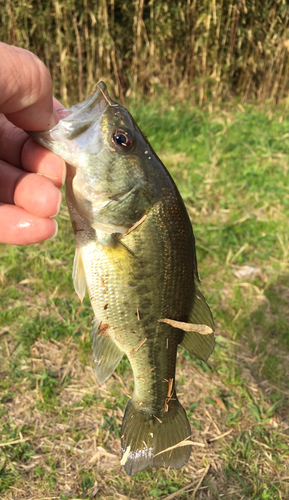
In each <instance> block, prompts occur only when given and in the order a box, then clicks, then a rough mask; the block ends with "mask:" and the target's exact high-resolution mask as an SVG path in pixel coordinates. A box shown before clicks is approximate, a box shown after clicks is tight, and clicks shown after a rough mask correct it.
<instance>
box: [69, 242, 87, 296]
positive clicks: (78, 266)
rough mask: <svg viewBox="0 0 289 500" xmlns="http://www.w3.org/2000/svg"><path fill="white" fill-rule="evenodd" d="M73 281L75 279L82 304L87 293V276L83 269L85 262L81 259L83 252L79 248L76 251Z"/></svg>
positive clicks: (76, 289)
mask: <svg viewBox="0 0 289 500" xmlns="http://www.w3.org/2000/svg"><path fill="white" fill-rule="evenodd" d="M72 279H73V283H74V288H75V291H76V293H77V295H78V297H79V298H80V300H81V302H82V301H83V299H84V296H85V291H86V281H85V274H84V267H83V262H82V257H81V251H80V249H79V248H78V247H76V249H75V256H74V261H73V271H72Z"/></svg>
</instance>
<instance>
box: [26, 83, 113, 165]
mask: <svg viewBox="0 0 289 500" xmlns="http://www.w3.org/2000/svg"><path fill="white" fill-rule="evenodd" d="M110 105H111V106H117V104H116V103H113V102H112V101H111V100H110V98H109V96H108V93H107V88H106V85H105V84H104V83H103V82H100V83H99V84H98V85H97V87H96V89H95V91H94V92H93V93H92V94H91V95H90V96H89V97H88V98H87V99H86V100H85V101H84V102H83V103H80V104H76V105H74V106H72V107H71V108H67V109H66V108H62V109H57V110H56V113H57V114H58V116H59V118H60V121H59V122H58V124H57V125H55V127H53V128H51V129H50V130H43V131H40V132H29V131H28V133H29V135H30V136H31V137H33V139H34V140H35V141H36V142H38V143H39V144H41V145H42V146H44V147H45V148H47V149H49V150H50V151H53V153H56V154H57V155H59V156H61V158H63V159H64V160H65V161H66V162H67V163H69V164H70V165H73V166H74V167H76V168H80V169H84V168H85V166H86V165H87V157H88V155H95V154H98V153H100V152H101V150H102V148H103V134H102V128H101V121H102V117H103V115H104V113H105V111H106V109H107V108H108V106H110Z"/></svg>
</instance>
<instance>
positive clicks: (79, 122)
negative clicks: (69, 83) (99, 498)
mask: <svg viewBox="0 0 289 500" xmlns="http://www.w3.org/2000/svg"><path fill="white" fill-rule="evenodd" d="M58 113H59V116H60V118H61V120H60V122H59V123H58V125H56V126H55V127H54V128H53V129H51V130H49V131H43V132H33V133H31V135H32V136H33V138H34V139H35V140H36V141H38V142H39V143H40V144H42V145H43V146H45V147H46V148H48V149H50V150H51V151H54V152H55V153H57V154H58V155H60V156H61V157H62V158H63V159H64V160H65V161H66V162H67V163H68V175H67V182H66V197H67V205H68V209H69V213H70V217H71V221H72V226H73V230H74V234H75V240H76V253H75V259H74V268H73V280H74V286H75V290H76V293H77V294H78V295H79V297H80V299H81V300H82V299H83V297H84V295H85V291H86V288H87V290H88V293H89V297H90V301H91V305H92V308H93V311H94V314H95V322H94V326H93V330H92V346H93V355H94V359H95V373H96V377H97V379H98V382H99V383H100V384H102V383H103V382H104V381H105V380H106V379H107V378H108V377H109V376H110V375H111V374H112V372H113V371H114V370H115V368H116V367H117V365H118V363H119V362H120V360H121V359H122V356H123V354H124V353H125V354H126V355H127V357H128V359H129V361H130V363H131V366H132V370H133V376H134V393H133V397H132V399H131V400H130V401H129V402H128V404H127V407H126V410H125V414H124V418H123V423H122V428H121V446H122V453H123V458H122V462H121V463H122V464H123V466H124V468H125V470H126V472H127V473H128V474H135V473H137V472H139V471H142V470H143V469H145V468H146V467H148V466H150V465H151V466H153V467H171V468H175V469H180V468H181V467H182V466H183V465H184V464H185V463H186V462H187V461H188V460H189V457H190V453H191V445H190V444H189V443H188V442H187V443H186V442H185V443H184V441H185V440H188V439H189V437H190V434H191V430H190V424H189V422H188V419H187V416H186V413H185V410H184V409H183V407H182V406H181V404H180V403H179V401H178V398H177V395H176V390H175V367H176V355H177V348H178V345H179V344H181V345H182V346H184V347H185V348H186V349H187V350H188V351H190V352H191V353H193V354H195V355H196V356H197V357H199V358H200V359H202V360H207V358H208V357H209V355H210V354H211V352H212V350H213V348H214V334H213V320H212V315H211V312H210V309H209V307H208V306H207V304H206V302H205V299H204V297H203V296H202V295H201V293H200V291H199V290H198V288H197V286H196V282H197V281H198V271H197V259H196V251H195V241H194V235H193V229H192V225H191V222H190V220H189V217H188V214H187V211H186V208H185V206H184V203H183V201H182V198H181V196H180V194H179V192H178V189H177V187H176V185H175V183H174V181H173V180H172V178H171V176H170V175H169V173H168V171H167V170H166V168H165V167H164V165H163V164H162V162H161V160H160V159H159V158H158V156H157V155H156V153H155V152H154V150H153V149H152V147H151V146H150V144H149V142H148V141H147V139H146V137H144V136H143V134H142V132H141V131H140V129H139V128H138V126H137V124H136V123H135V121H134V119H133V118H132V116H131V115H130V114H129V112H128V111H127V110H126V109H125V108H124V107H123V106H121V105H119V104H117V103H116V102H114V101H113V100H112V99H111V98H110V96H109V94H108V92H107V88H106V86H105V84H104V83H103V82H100V83H99V84H98V85H97V87H96V90H95V92H94V93H93V94H92V95H90V96H89V97H88V98H87V99H86V100H85V101H84V102H83V103H81V104H78V105H75V106H72V108H70V109H64V110H63V109H62V110H59V111H58ZM165 450H167V451H165Z"/></svg>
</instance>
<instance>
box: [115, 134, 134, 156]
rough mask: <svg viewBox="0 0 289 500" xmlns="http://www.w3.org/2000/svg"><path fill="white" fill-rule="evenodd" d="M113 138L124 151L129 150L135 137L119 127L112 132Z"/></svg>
mask: <svg viewBox="0 0 289 500" xmlns="http://www.w3.org/2000/svg"><path fill="white" fill-rule="evenodd" d="M112 140H113V142H114V144H115V145H116V146H118V147H119V148H120V149H122V151H128V150H129V149H130V148H131V147H132V145H133V139H132V137H131V136H130V135H129V133H128V132H127V131H126V130H123V129H122V128H117V129H116V130H115V131H114V132H113V134H112Z"/></svg>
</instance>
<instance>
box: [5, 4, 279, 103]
mask: <svg viewBox="0 0 289 500" xmlns="http://www.w3.org/2000/svg"><path fill="white" fill-rule="evenodd" d="M0 5H1V10H0V16H1V17H0V18H1V23H0V39H1V40H2V41H6V42H7V43H11V44H17V45H19V46H22V47H25V48H27V49H30V50H32V51H34V52H35V53H37V55H39V57H40V58H41V59H42V60H43V61H44V62H45V64H46V65H47V66H48V68H49V69H50V71H51V73H52V75H53V79H54V81H55V93H56V95H57V96H58V97H59V98H60V99H62V100H63V102H64V104H65V103H67V101H68V100H69V99H70V100H72V101H73V102H76V101H81V100H82V99H83V97H84V96H85V95H88V94H89V93H90V92H91V90H92V89H93V88H94V86H95V82H96V81H98V80H99V79H101V78H104V79H105V80H106V81H109V83H110V85H111V87H113V89H114V92H115V95H116V96H117V97H118V96H119V97H120V98H121V99H122V101H123V99H124V97H125V96H126V95H128V94H129V93H130V92H131V91H132V90H133V91H136V90H137V91H139V92H141V93H144V92H145V93H151V92H153V91H154V89H155V88H156V87H157V88H159V87H162V88H166V89H169V90H170V93H171V96H174V98H176V97H179V98H183V97H184V96H185V97H190V98H191V99H192V101H193V102H196V103H201V104H202V103H204V102H205V103H206V102H208V101H209V102H210V103H212V102H213V103H216V102H219V101H222V100H224V99H228V98H231V97H232V96H236V95H238V96H241V97H242V99H243V100H247V99H253V98H254V99H257V100H258V101H263V100H264V99H268V98H270V99H272V100H274V101H278V100H280V99H283V98H284V97H286V96H287V95H288V90H289V24H288V21H289V4H288V2H287V1H286V0H167V1H163V2H162V1H159V0H133V1H127V0H45V1H43V2H42V1H38V0H17V1H16V2H14V1H11V0H5V1H4V0H0Z"/></svg>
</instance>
